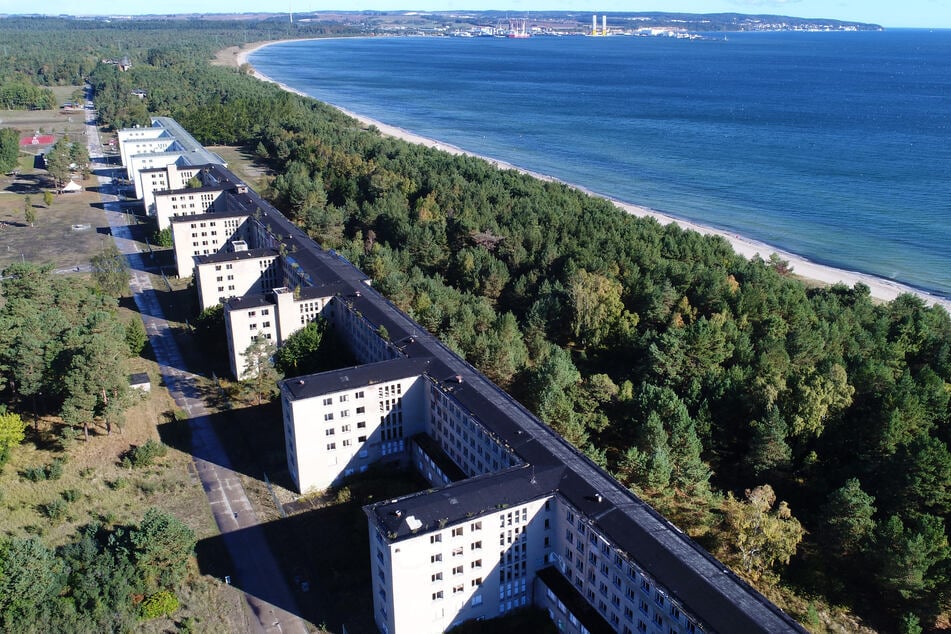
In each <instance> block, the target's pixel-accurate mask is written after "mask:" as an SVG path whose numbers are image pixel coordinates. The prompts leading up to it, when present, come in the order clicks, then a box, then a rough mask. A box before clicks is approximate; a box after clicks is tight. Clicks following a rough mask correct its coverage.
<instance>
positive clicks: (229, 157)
mask: <svg viewBox="0 0 951 634" xmlns="http://www.w3.org/2000/svg"><path fill="white" fill-rule="evenodd" d="M208 149H209V150H211V151H212V152H214V153H216V154H217V155H218V156H220V157H221V158H223V159H224V160H225V161H227V162H228V169H229V170H231V171H232V172H234V174H235V175H236V176H238V177H239V178H241V179H242V180H243V181H244V182H245V183H247V184H248V185H249V186H250V187H251V188H252V189H254V190H255V191H258V192H261V191H264V189H265V188H266V187H267V185H268V184H269V181H270V179H269V177H270V176H271V175H272V174H273V172H272V171H271V169H270V167H268V166H267V165H266V164H264V163H262V162H260V161H259V160H258V159H257V157H256V156H254V154H252V153H251V152H250V151H249V150H248V149H246V148H239V147H233V146H228V145H214V146H209V147H208Z"/></svg>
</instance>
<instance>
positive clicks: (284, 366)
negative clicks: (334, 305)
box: [274, 318, 327, 376]
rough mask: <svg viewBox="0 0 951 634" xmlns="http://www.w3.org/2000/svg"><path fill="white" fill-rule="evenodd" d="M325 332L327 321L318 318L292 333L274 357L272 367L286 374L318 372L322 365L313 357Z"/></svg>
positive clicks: (297, 374) (298, 374) (296, 374)
mask: <svg viewBox="0 0 951 634" xmlns="http://www.w3.org/2000/svg"><path fill="white" fill-rule="evenodd" d="M326 332H327V321H326V320H324V319H322V318H318V319H316V320H314V321H311V322H309V323H308V324H307V325H306V326H304V327H303V328H301V329H300V330H298V331H297V332H295V333H294V334H292V335H291V336H290V337H288V338H287V340H286V341H285V342H284V345H283V346H281V348H280V349H279V350H278V351H277V353H276V355H275V357H274V367H276V368H277V370H278V371H279V372H281V373H283V374H285V375H287V376H300V375H302V374H312V373H314V372H318V371H319V368H320V367H322V365H321V362H320V360H319V359H316V358H315V357H316V356H317V354H318V350H320V347H321V343H322V342H323V339H324V336H325V334H326Z"/></svg>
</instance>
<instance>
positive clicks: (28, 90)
mask: <svg viewBox="0 0 951 634" xmlns="http://www.w3.org/2000/svg"><path fill="white" fill-rule="evenodd" d="M55 107H56V97H54V96H53V91H52V90H50V89H49V88H40V87H39V86H34V85H32V84H30V83H29V82H25V81H0V110H49V109H51V108H55Z"/></svg>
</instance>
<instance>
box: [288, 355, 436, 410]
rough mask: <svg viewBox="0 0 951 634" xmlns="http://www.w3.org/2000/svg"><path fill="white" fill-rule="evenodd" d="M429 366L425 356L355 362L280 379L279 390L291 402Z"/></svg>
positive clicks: (408, 374)
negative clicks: (341, 366) (314, 372)
mask: <svg viewBox="0 0 951 634" xmlns="http://www.w3.org/2000/svg"><path fill="white" fill-rule="evenodd" d="M428 368H429V360H428V359H391V360H389V361H380V362H378V363H366V364H363V365H355V366H353V367H350V368H345V369H343V370H333V371H330V372H321V373H319V374H305V375H303V376H297V377H294V378H292V379H285V380H283V381H281V383H280V385H281V387H282V390H283V391H284V392H286V393H287V394H288V396H289V397H290V399H291V400H292V401H298V400H301V399H307V398H313V397H315V396H322V395H324V394H330V393H332V392H339V391H340V390H345V389H350V388H353V389H357V388H360V387H366V386H368V385H376V384H377V383H385V382H387V381H395V380H397V379H403V378H407V377H413V376H421V375H423V374H425V373H426V370H427V369H428Z"/></svg>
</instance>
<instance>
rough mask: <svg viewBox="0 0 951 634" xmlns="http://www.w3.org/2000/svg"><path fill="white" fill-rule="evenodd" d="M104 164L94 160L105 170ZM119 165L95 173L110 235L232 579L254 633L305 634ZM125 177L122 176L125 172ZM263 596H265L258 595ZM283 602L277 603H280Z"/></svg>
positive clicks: (97, 152)
mask: <svg viewBox="0 0 951 634" xmlns="http://www.w3.org/2000/svg"><path fill="white" fill-rule="evenodd" d="M95 119H96V114H95V112H93V111H87V134H86V138H87V140H88V144H89V155H90V157H92V160H93V163H94V167H96V162H97V160H98V159H101V158H102V157H103V156H104V153H103V150H102V145H101V142H100V139H99V132H98V129H97V128H96V125H95ZM102 167H103V164H102V163H100V164H99V165H98V168H99V169H102ZM120 172H124V170H122V169H121V168H116V169H114V170H113V171H110V172H106V173H103V174H100V175H99V176H98V178H99V185H100V192H101V193H100V196H101V199H102V202H103V203H104V207H105V215H106V219H107V220H108V222H109V226H110V227H111V229H112V237H113V240H115V243H116V247H117V248H118V249H119V251H120V252H121V253H124V254H126V255H128V256H129V263H130V266H131V271H130V273H131V280H130V283H129V286H130V287H131V289H132V293H133V297H134V299H135V303H136V306H138V308H139V312H140V313H141V315H142V320H143V322H144V324H145V330H146V332H147V333H148V335H149V341H150V343H151V344H152V349H153V350H154V351H155V357H156V359H157V360H158V363H159V368H160V371H161V373H162V377H163V379H164V381H165V385H166V387H167V389H168V391H169V393H170V394H171V395H172V398H174V399H175V402H176V403H177V404H178V406H179V407H181V408H182V409H183V410H184V411H186V412H187V413H188V416H189V424H190V426H191V440H192V447H193V450H194V452H193V453H194V454H195V455H196V456H204V458H198V457H195V458H194V462H195V467H196V469H197V471H198V476H199V478H200V480H201V483H202V487H203V488H204V490H205V495H206V496H207V498H208V505H209V506H210V507H211V511H212V514H213V515H214V518H215V523H216V524H217V525H218V530H219V531H220V532H221V534H222V537H223V539H224V543H225V545H226V548H227V550H228V553H229V555H230V557H231V561H232V564H233V565H234V572H233V573H232V574H231V575H230V576H231V578H232V583H233V584H234V585H235V586H236V587H237V588H240V589H241V590H242V591H243V592H244V594H245V600H246V601H247V604H248V606H249V607H250V609H251V613H252V614H253V621H252V622H251V623H250V625H251V628H252V630H251V631H253V632H267V633H276V632H292V633H304V632H307V631H308V628H307V626H306V624H305V622H304V620H303V619H301V618H300V617H298V616H297V614H299V613H300V610H299V609H298V608H297V603H296V600H295V597H294V593H293V592H292V591H291V587H290V585H289V584H288V582H287V580H286V579H285V578H284V575H283V574H282V572H281V570H280V568H279V567H278V565H277V562H276V561H275V559H274V556H273V554H272V553H271V549H270V546H269V545H268V543H267V540H266V539H265V536H264V531H263V530H261V529H260V524H261V521H260V520H259V519H258V517H257V516H256V514H255V513H254V509H253V507H252V506H251V502H250V500H248V496H247V493H246V492H245V490H244V487H243V486H242V485H241V480H240V479H239V477H238V474H237V473H235V471H233V470H232V469H231V467H230V462H229V460H228V455H227V453H226V452H225V450H224V448H223V447H222V446H221V443H220V442H219V440H218V437H217V435H216V434H215V432H214V429H213V428H212V427H211V425H210V423H209V419H208V416H207V414H208V410H207V408H206V407H205V403H204V401H203V400H202V399H201V398H200V395H199V391H198V389H197V387H196V386H197V382H196V379H197V378H198V377H197V376H196V375H194V374H192V373H191V372H189V371H188V370H187V368H186V366H185V363H184V359H183V358H182V355H181V352H180V350H179V349H178V344H177V343H176V342H175V339H174V337H173V336H172V332H171V329H170V328H169V325H168V321H167V320H166V319H165V316H164V314H163V312H162V307H161V305H160V304H159V302H158V298H157V296H156V293H155V290H154V289H153V287H152V283H151V279H150V278H149V276H148V274H147V273H146V272H145V270H146V268H147V266H146V263H145V262H144V260H143V258H144V256H143V254H142V253H140V252H139V250H138V246H137V244H136V243H135V242H134V241H133V240H132V239H131V233H130V231H129V227H128V225H127V224H126V222H127V217H126V215H125V213H124V211H123V210H122V205H121V204H120V203H119V202H118V199H117V197H116V192H115V189H114V188H113V186H112V176H113V174H115V175H118V174H119V173H120ZM123 175H124V174H123ZM262 597H268V598H269V599H270V601H268V600H265V599H263V598H262ZM278 605H280V606H284V607H283V608H282V607H278Z"/></svg>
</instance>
